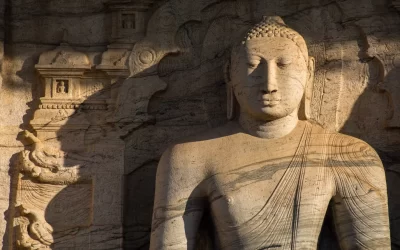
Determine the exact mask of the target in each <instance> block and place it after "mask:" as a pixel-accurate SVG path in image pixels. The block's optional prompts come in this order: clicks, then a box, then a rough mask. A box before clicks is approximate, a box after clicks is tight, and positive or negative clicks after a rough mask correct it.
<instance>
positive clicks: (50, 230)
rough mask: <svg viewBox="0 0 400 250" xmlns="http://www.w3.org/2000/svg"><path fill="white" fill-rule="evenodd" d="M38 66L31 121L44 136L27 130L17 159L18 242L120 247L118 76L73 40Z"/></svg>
mask: <svg viewBox="0 0 400 250" xmlns="http://www.w3.org/2000/svg"><path fill="white" fill-rule="evenodd" d="M35 68H36V70H37V72H38V75H39V78H40V86H38V89H39V91H38V92H39V94H40V96H38V97H36V100H37V102H38V108H37V110H36V111H35V112H34V117H33V120H32V121H31V122H30V124H31V126H32V127H33V129H34V132H35V133H36V135H37V136H35V135H34V134H32V133H30V132H27V131H25V132H24V133H21V134H20V136H19V139H20V140H21V141H22V142H24V144H25V150H24V151H22V152H20V153H19V154H18V156H17V158H18V159H17V161H16V162H15V164H14V167H15V168H17V169H18V170H19V172H20V174H19V176H18V187H17V198H16V211H17V213H16V214H15V220H14V224H15V226H14V235H15V239H16V244H17V245H19V246H20V247H21V248H27V249H47V248H49V249H66V248H71V249H110V248H112V249H119V248H121V246H122V212H121V211H122V184H123V180H122V177H123V148H124V144H123V142H122V141H121V140H120V139H119V133H118V131H117V130H115V129H114V128H113V127H112V126H110V125H109V124H108V121H107V119H109V117H110V114H111V113H112V110H111V109H110V106H112V105H110V104H112V103H113V102H114V101H113V96H112V91H115V90H113V86H112V85H111V79H110V77H109V76H108V75H106V74H104V73H103V72H101V71H96V70H92V65H91V62H90V61H89V59H88V56H87V55H86V54H85V53H82V52H78V51H76V50H74V49H73V48H72V47H70V46H69V45H68V44H62V45H60V46H59V47H57V48H56V49H55V50H52V51H48V52H45V53H43V54H42V55H41V56H40V58H39V62H38V64H37V65H36V66H35ZM36 225H37V226H36ZM32 228H39V229H40V230H39V231H38V232H35V231H34V230H33V229H32Z"/></svg>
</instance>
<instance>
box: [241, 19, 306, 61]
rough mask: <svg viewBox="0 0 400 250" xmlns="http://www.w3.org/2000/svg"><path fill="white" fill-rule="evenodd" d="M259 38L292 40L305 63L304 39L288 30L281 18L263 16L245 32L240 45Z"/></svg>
mask: <svg viewBox="0 0 400 250" xmlns="http://www.w3.org/2000/svg"><path fill="white" fill-rule="evenodd" d="M261 37H283V38H287V39H289V40H292V41H293V42H294V43H295V44H296V45H297V46H298V47H299V48H300V51H301V53H302V55H303V56H304V59H305V60H306V62H307V61H308V50H307V45H306V42H305V40H304V38H303V37H302V36H301V35H300V34H299V33H298V32H296V31H295V30H293V29H291V28H289V27H288V26H287V25H286V24H285V22H284V21H283V20H282V18H281V17H279V16H264V17H263V20H262V21H261V22H259V23H258V24H256V25H255V26H253V27H252V28H251V29H250V30H249V31H248V32H247V34H246V36H245V37H244V40H243V41H242V44H246V42H247V41H249V40H252V39H256V38H261Z"/></svg>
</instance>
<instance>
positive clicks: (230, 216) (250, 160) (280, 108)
mask: <svg viewBox="0 0 400 250" xmlns="http://www.w3.org/2000/svg"><path fill="white" fill-rule="evenodd" d="M314 68H315V60H314V58H312V57H310V56H309V55H308V50H307V46H306V42H305V40H304V38H303V37H302V36H301V35H300V34H299V33H298V32H296V31H294V30H293V29H291V28H289V27H288V26H287V25H286V24H285V23H284V22H283V20H282V19H281V18H280V17H264V19H263V20H262V21H261V22H260V23H258V24H257V25H255V26H254V27H253V28H251V29H250V31H249V32H248V33H247V35H246V36H245V38H244V40H243V41H240V42H239V43H237V44H235V45H234V46H233V48H232V52H231V57H230V61H229V63H227V65H226V73H225V74H226V82H227V88H228V90H227V93H228V117H229V118H230V120H231V121H230V122H228V123H227V124H226V125H224V126H222V127H219V128H215V129H213V130H210V131H208V132H205V133H204V134H201V135H196V136H194V137H192V138H189V139H188V140H185V141H184V142H182V143H176V144H175V145H173V146H171V147H169V148H168V149H167V150H166V152H165V153H164V154H163V156H162V157H161V160H160V162H159V165H158V169H157V176H156V192H155V202H154V212H153V223H152V232H151V244H150V249H152V250H156V249H171V250H172V249H174V250H178V249H179V250H181V249H182V250H183V249H196V244H197V243H196V242H197V241H196V235H197V233H198V228H199V225H200V222H201V221H202V219H204V218H202V217H203V216H209V217H211V219H212V228H213V230H212V235H213V239H214V241H215V246H214V249H229V250H232V249H238V250H260V249H291V250H293V249H317V246H318V239H319V235H320V232H321V227H322V224H323V221H324V218H325V217H326V215H327V211H330V212H331V213H332V220H333V224H334V230H335V233H336V236H337V241H338V242H339V245H340V249H348V250H350V249H352V250H353V249H371V250H375V249H390V232H389V220H388V205H387V190H386V180H385V172H384V169H383V166H382V162H381V160H380V159H379V156H378V155H377V153H376V152H375V151H374V149H373V148H372V147H371V146H369V145H368V144H367V143H365V142H364V141H362V140H359V139H357V138H354V137H351V136H348V135H344V134H340V133H336V132H332V131H328V130H325V129H323V128H322V127H321V126H319V125H317V124H315V123H313V122H311V121H309V120H308V117H309V109H310V107H309V106H310V99H311V91H312V85H313V83H312V81H313V76H314ZM328 208H329V209H328Z"/></svg>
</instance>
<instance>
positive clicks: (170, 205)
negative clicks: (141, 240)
mask: <svg viewBox="0 0 400 250" xmlns="http://www.w3.org/2000/svg"><path fill="white" fill-rule="evenodd" d="M186 157H187V156H185V152H180V153H179V148H178V149H177V146H175V147H173V148H171V149H169V150H167V151H166V152H165V153H164V154H163V156H162V157H161V160H160V163H159V165H158V169H157V176H156V191H155V199H154V211H153V222H152V233H151V244H150V249H151V250H159V249H163V250H166V249H171V250H172V249H173V250H181V249H182V250H183V249H185V250H186V249H188V250H189V249H194V248H195V243H196V242H195V241H196V234H197V229H198V226H199V223H200V220H201V217H202V214H203V205H204V204H203V201H204V199H203V198H202V197H203V196H202V192H201V191H200V188H199V183H200V181H199V180H200V176H201V174H200V172H201V171H196V170H195V169H193V168H191V166H190V164H187V162H189V161H187V160H186V159H185V158H186Z"/></svg>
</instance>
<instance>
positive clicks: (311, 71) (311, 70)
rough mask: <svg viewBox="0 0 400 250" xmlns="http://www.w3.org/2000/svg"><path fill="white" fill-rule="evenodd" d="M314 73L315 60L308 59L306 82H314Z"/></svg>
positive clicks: (312, 58) (310, 57)
mask: <svg viewBox="0 0 400 250" xmlns="http://www.w3.org/2000/svg"><path fill="white" fill-rule="evenodd" d="M314 72H315V58H314V57H312V56H309V57H308V74H309V75H308V80H309V81H310V80H311V81H313V80H314Z"/></svg>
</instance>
